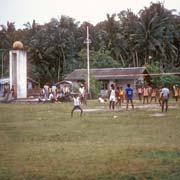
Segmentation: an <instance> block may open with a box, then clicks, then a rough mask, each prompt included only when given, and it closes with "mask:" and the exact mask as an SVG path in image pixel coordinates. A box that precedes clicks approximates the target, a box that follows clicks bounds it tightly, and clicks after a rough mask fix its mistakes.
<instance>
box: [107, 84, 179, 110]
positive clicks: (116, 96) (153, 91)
mask: <svg viewBox="0 0 180 180" xmlns="http://www.w3.org/2000/svg"><path fill="white" fill-rule="evenodd" d="M136 93H137V96H138V99H139V101H142V100H143V104H145V103H147V104H148V103H151V102H152V100H154V101H155V103H156V101H157V99H158V100H159V104H160V106H161V108H162V112H164V111H167V110H168V99H169V96H170V90H169V89H168V88H167V87H166V86H164V87H161V88H159V89H157V88H155V87H153V88H152V87H150V86H144V87H138V88H137V90H136ZM133 94H134V90H133V88H131V86H130V84H127V87H126V88H125V90H123V88H122V87H117V88H115V85H114V84H111V87H110V90H109V95H108V98H109V109H112V110H114V109H115V106H117V105H119V106H121V104H122V102H124V100H125V99H126V109H128V107H129V104H131V106H132V109H134V104H133ZM173 96H174V98H175V100H176V102H177V101H178V99H179V98H180V88H179V87H178V86H177V85H176V86H173Z"/></svg>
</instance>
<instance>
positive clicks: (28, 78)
mask: <svg viewBox="0 0 180 180" xmlns="http://www.w3.org/2000/svg"><path fill="white" fill-rule="evenodd" d="M27 81H29V82H32V83H34V84H39V83H38V82H37V81H35V80H34V79H32V78H30V77H27ZM6 83H8V84H9V83H10V79H9V78H2V79H0V84H6Z"/></svg>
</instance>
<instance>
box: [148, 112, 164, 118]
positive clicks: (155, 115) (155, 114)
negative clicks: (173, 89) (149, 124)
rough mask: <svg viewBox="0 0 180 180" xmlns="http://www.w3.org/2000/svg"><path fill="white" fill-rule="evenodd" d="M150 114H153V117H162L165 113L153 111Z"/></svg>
mask: <svg viewBox="0 0 180 180" xmlns="http://www.w3.org/2000/svg"><path fill="white" fill-rule="evenodd" d="M151 116H154V117H162V116H165V114H163V113H154V114H152V115H151Z"/></svg>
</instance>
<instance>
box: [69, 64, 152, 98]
mask: <svg viewBox="0 0 180 180" xmlns="http://www.w3.org/2000/svg"><path fill="white" fill-rule="evenodd" d="M90 74H91V76H93V77H95V78H96V79H97V80H98V81H100V82H101V92H100V93H101V94H102V95H105V94H107V91H108V89H109V87H110V85H111V84H115V85H116V86H122V87H123V88H125V87H126V86H127V83H129V84H131V87H133V88H136V86H137V85H143V84H149V83H150V76H149V75H148V72H147V70H146V68H145V67H129V68H99V69H91V70H90ZM86 77H87V69H76V70H74V71H73V72H72V73H71V74H69V75H68V76H67V77H66V78H65V80H66V81H72V83H73V84H74V85H73V86H76V84H79V83H82V82H85V80H86V79H87V78H86Z"/></svg>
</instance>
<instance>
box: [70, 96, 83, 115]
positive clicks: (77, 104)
mask: <svg viewBox="0 0 180 180" xmlns="http://www.w3.org/2000/svg"><path fill="white" fill-rule="evenodd" d="M73 101H74V107H73V109H72V111H71V117H73V112H74V111H75V110H76V109H79V110H80V111H81V114H80V116H82V113H83V110H82V108H81V106H80V104H81V102H80V97H79V96H78V95H77V94H75V95H74V96H73Z"/></svg>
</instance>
